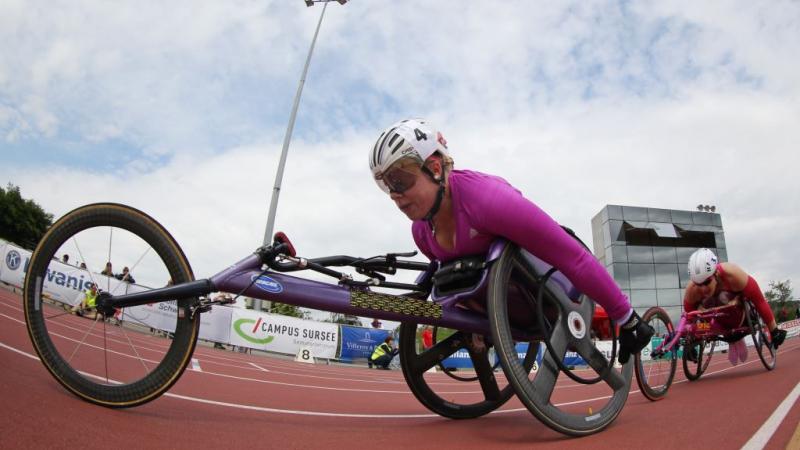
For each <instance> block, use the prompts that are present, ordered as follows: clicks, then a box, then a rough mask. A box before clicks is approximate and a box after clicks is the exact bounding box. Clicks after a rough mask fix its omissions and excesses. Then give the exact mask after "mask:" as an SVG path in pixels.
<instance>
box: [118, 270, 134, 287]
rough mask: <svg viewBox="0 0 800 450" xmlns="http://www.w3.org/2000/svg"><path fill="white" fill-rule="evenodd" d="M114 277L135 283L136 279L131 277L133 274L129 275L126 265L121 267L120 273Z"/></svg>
mask: <svg viewBox="0 0 800 450" xmlns="http://www.w3.org/2000/svg"><path fill="white" fill-rule="evenodd" d="M116 278H117V279H118V280H121V281H124V282H126V283H131V284H136V280H134V279H133V275H131V273H130V270H128V267H127V266H126V267H123V268H122V273H118V274H117V275H116Z"/></svg>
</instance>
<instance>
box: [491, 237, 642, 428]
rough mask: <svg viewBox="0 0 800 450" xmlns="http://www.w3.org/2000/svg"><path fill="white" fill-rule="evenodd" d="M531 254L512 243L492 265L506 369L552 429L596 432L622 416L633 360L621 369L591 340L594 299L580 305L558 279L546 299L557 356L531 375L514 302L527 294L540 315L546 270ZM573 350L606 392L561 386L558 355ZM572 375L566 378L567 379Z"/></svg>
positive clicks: (496, 329) (495, 317) (496, 335)
mask: <svg viewBox="0 0 800 450" xmlns="http://www.w3.org/2000/svg"><path fill="white" fill-rule="evenodd" d="M528 258H529V256H528V255H526V254H525V253H524V252H522V251H521V250H520V249H519V247H517V246H516V245H513V244H508V245H506V247H505V249H504V250H503V252H502V254H501V256H500V258H499V259H498V260H497V261H495V263H494V265H493V267H492V268H491V272H490V278H489V292H488V299H487V303H488V312H489V321H490V324H491V328H492V338H493V339H494V342H495V343H496V350H497V353H498V356H499V357H500V361H501V362H502V367H503V371H504V372H505V374H506V377H507V378H508V380H509V382H510V383H511V385H512V386H513V387H514V389H515V391H516V392H517V397H519V399H520V401H522V403H523V404H524V405H525V406H526V407H527V408H528V410H529V411H530V412H531V413H532V414H533V415H534V416H536V417H537V418H538V419H539V420H541V421H542V422H543V423H544V424H545V425H547V426H548V427H550V428H552V429H554V430H556V431H558V432H560V433H564V434H568V435H572V436H583V435H588V434H592V433H596V432H598V431H600V430H602V429H604V428H605V427H607V426H608V425H609V424H611V422H613V421H614V419H616V418H617V416H618V415H619V413H620V412H621V411H622V408H623V407H624V406H625V401H626V400H627V398H628V392H629V391H630V383H631V377H632V375H633V361H632V360H631V361H629V362H628V363H627V364H625V365H624V366H622V368H621V369H617V368H615V367H613V364H612V362H611V361H609V360H608V359H607V357H606V355H604V354H603V353H602V352H601V351H600V350H598V349H597V347H596V346H595V344H594V342H593V341H592V340H591V337H590V336H591V333H590V330H589V325H590V324H591V323H592V316H593V314H594V302H593V301H591V300H590V299H588V298H587V297H583V298H582V299H581V301H580V302H578V303H576V302H574V301H572V300H571V299H570V298H568V297H567V296H566V294H564V293H563V291H562V290H561V288H560V287H559V286H558V285H557V284H556V283H555V282H552V281H551V282H547V283H546V287H547V289H546V290H545V291H544V292H545V295H544V299H543V301H544V302H546V305H543V306H547V315H548V317H547V318H546V320H547V321H549V322H550V328H551V330H552V331H551V332H549V336H546V337H545V338H547V339H549V340H550V342H549V343H550V347H551V348H553V351H554V353H555V354H553V353H551V352H550V351H548V352H546V354H545V356H544V358H543V360H542V363H541V364H540V366H539V370H538V371H536V372H534V373H533V374H532V375H533V376H529V374H528V371H526V370H525V368H524V367H523V366H522V364H521V363H520V362H519V360H518V359H517V357H516V348H515V345H514V339H513V333H512V325H511V319H512V318H511V316H510V315H509V308H508V300H509V297H510V295H509V294H510V292H512V291H513V294H512V295H521V296H523V297H524V298H525V300H526V303H527V304H528V305H529V306H530V307H531V314H535V311H536V310H537V308H536V305H535V303H536V295H535V294H534V292H536V291H537V290H538V287H539V284H540V282H541V274H538V273H537V271H536V269H535V268H534V267H533V264H532V263H531V260H529V259H528ZM569 349H572V350H574V351H575V352H576V353H577V354H578V355H580V356H581V357H582V358H583V359H584V360H585V361H586V362H587V363H588V365H589V368H588V370H587V372H589V373H591V374H592V375H597V376H599V381H601V382H602V383H598V385H600V386H602V387H603V393H602V394H601V396H594V398H592V399H587V400H578V401H575V400H574V398H573V399H569V398H567V397H566V395H567V393H566V392H564V390H563V389H560V386H556V384H557V381H558V377H559V374H560V372H561V369H560V367H559V365H558V364H557V363H556V362H555V360H556V358H558V359H559V360H562V361H563V359H564V357H565V355H566V353H567V350H569ZM565 378H566V377H565Z"/></svg>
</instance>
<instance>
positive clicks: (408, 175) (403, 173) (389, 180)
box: [375, 166, 419, 194]
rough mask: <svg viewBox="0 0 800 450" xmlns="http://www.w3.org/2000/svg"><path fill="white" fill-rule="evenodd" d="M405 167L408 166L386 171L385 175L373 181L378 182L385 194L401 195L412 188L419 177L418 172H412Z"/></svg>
mask: <svg viewBox="0 0 800 450" xmlns="http://www.w3.org/2000/svg"><path fill="white" fill-rule="evenodd" d="M405 167H408V166H398V167H393V168H390V169H389V170H387V171H386V173H384V174H382V175H380V176H378V177H376V178H375V179H376V180H378V181H379V182H380V183H379V184H380V185H381V188H383V190H384V191H386V192H387V193H392V192H396V193H398V194H402V193H403V192H405V191H407V190H409V189H411V188H412V187H414V185H415V184H416V183H417V178H418V176H419V173H418V172H413V171H411V170H409V169H406V168H405Z"/></svg>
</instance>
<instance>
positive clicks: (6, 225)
mask: <svg viewBox="0 0 800 450" xmlns="http://www.w3.org/2000/svg"><path fill="white" fill-rule="evenodd" d="M52 224H53V215H52V214H48V213H46V212H45V211H44V209H42V207H41V206H39V205H38V204H36V202H34V201H33V200H25V199H24V198H22V194H20V192H19V187H18V186H14V185H13V184H11V183H8V187H7V188H6V189H3V188H0V238H3V239H5V240H7V241H11V242H14V243H16V244H18V245H21V246H23V247H25V248H28V249H32V248H34V247H36V244H37V243H38V242H39V239H41V238H42V236H43V235H44V233H45V231H47V228H48V227H50V225H52Z"/></svg>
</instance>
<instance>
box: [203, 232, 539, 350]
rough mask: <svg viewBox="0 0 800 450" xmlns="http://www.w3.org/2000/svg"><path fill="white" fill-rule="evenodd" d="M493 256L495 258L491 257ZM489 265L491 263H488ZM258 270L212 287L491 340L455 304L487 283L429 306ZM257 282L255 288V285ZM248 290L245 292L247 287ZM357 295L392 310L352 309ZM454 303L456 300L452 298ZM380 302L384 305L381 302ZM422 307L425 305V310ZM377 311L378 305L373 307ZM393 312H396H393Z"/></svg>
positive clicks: (255, 264) (477, 319) (252, 266)
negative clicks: (438, 327) (418, 324)
mask: <svg viewBox="0 0 800 450" xmlns="http://www.w3.org/2000/svg"><path fill="white" fill-rule="evenodd" d="M498 247H499V248H498V249H497V250H494V246H493V250H494V251H490V253H489V258H491V259H496V258H497V256H499V254H500V251H502V245H499V246H498ZM492 255H494V256H492ZM491 259H490V260H491ZM262 272H264V271H263V270H262V269H261V261H260V259H259V257H258V256H257V255H251V256H248V257H247V258H245V259H243V260H241V261H239V262H238V263H236V264H234V265H233V266H231V267H229V268H228V269H226V270H224V271H222V272H220V273H218V274H217V275H214V276H213V277H211V278H210V280H209V281H210V282H211V283H212V284H213V285H214V286H215V288H216V290H219V291H224V292H241V291H242V290H243V289H245V288H247V289H246V290H244V292H243V294H244V295H247V296H248V297H253V298H259V299H262V300H270V301H277V302H280V303H286V304H290V305H295V306H301V307H304V308H312V309H318V310H323V311H329V312H335V313H340V314H353V315H357V316H366V317H374V318H377V319H381V320H393V321H397V322H417V323H420V324H426V325H436V326H440V327H446V328H453V329H457V330H462V331H467V332H472V333H479V334H483V335H489V334H490V333H491V331H490V326H489V320H488V319H487V318H486V317H484V316H482V315H480V314H478V313H475V312H473V311H468V310H464V309H461V308H459V307H458V306H456V305H457V304H458V303H459V302H458V301H457V300H460V299H463V298H466V297H467V296H469V294H470V293H472V294H474V293H476V292H480V291H481V290H482V289H483V288H485V284H486V283H487V280H486V278H487V277H486V276H485V275H484V277H483V279H482V280H481V282H480V283H478V286H477V287H475V288H474V289H472V290H470V291H469V292H463V293H460V294H459V295H457V296H453V298H452V299H450V298H448V297H445V298H443V299H441V301H437V302H427V301H424V300H418V299H414V298H410V297H405V296H402V295H390V294H384V293H373V292H369V291H365V290H362V289H359V288H357V287H352V286H347V285H334V284H329V283H323V282H320V281H314V280H308V279H305V278H299V277H295V276H291V275H288V274H284V273H280V272H273V271H268V272H266V273H264V274H263V275H262ZM426 276H430V273H423V274H421V275H420V278H418V280H417V282H421V281H423V280H422V279H424V278H425V277H426ZM254 281H255V282H254ZM248 286H249V287H248ZM360 295H363V296H366V297H370V296H372V297H375V298H376V299H377V300H378V301H377V302H376V303H379V304H391V306H390V307H389V308H380V307H365V306H356V305H358V303H356V305H354V303H355V302H354V301H353V300H354V298H355V297H358V296H360ZM456 297H457V298H456ZM381 300H382V301H381ZM423 303H424V305H423ZM406 305H411V306H412V308H409V309H412V310H413V309H417V308H413V307H414V306H419V307H420V308H418V309H422V310H426V312H428V313H429V314H427V315H426V314H413V313H404V312H401V311H400V310H404V309H407V308H404V306H406ZM376 306H378V305H376ZM392 309H394V310H392ZM514 334H515V336H516V337H519V338H521V339H525V338H528V337H529V336H528V335H527V334H526V333H524V332H522V331H520V330H517V331H516V332H515V333H514Z"/></svg>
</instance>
